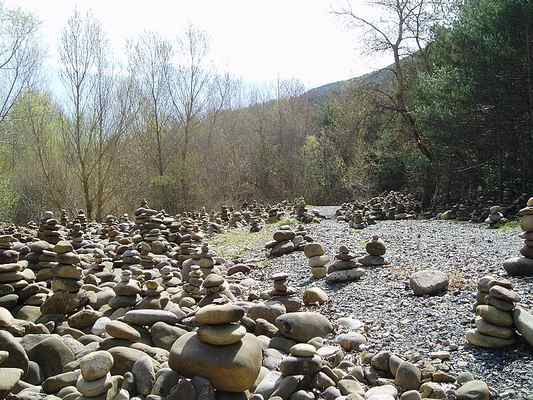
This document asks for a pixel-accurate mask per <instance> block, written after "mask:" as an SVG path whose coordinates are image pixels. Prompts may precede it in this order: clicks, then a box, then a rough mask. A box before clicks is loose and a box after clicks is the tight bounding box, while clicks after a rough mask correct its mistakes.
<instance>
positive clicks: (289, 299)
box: [261, 272, 302, 312]
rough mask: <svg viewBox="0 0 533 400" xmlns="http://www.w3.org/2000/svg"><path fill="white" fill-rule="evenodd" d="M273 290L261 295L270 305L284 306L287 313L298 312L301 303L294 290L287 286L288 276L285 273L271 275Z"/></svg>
mask: <svg viewBox="0 0 533 400" xmlns="http://www.w3.org/2000/svg"><path fill="white" fill-rule="evenodd" d="M272 281H273V285H274V288H273V289H272V290H269V291H266V292H265V293H263V294H262V295H261V297H262V298H263V299H265V300H269V302H270V303H280V304H283V305H284V306H285V309H286V310H287V312H296V311H299V310H300V308H301V307H302V301H301V300H300V298H299V297H298V296H297V295H296V294H297V293H296V290H295V289H294V288H292V287H290V286H289V284H288V281H289V275H288V274H287V273H285V272H278V273H277V274H274V275H272Z"/></svg>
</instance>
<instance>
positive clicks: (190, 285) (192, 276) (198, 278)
mask: <svg viewBox="0 0 533 400" xmlns="http://www.w3.org/2000/svg"><path fill="white" fill-rule="evenodd" d="M203 276H204V274H203V273H202V271H201V270H200V266H199V265H192V266H191V269H190V272H189V273H188V274H187V278H185V276H184V279H186V281H187V283H185V284H184V285H183V296H182V297H190V298H192V299H194V300H200V299H201V298H202V283H203V282H204V280H203Z"/></svg>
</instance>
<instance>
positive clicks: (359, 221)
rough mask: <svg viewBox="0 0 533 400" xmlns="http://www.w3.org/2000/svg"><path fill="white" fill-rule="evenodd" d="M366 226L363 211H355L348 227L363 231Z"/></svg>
mask: <svg viewBox="0 0 533 400" xmlns="http://www.w3.org/2000/svg"><path fill="white" fill-rule="evenodd" d="M367 226H368V222H367V221H366V219H365V217H364V214H363V211H360V210H357V211H354V212H353V213H352V218H351V219H350V227H351V228H353V229H364V228H366V227H367Z"/></svg>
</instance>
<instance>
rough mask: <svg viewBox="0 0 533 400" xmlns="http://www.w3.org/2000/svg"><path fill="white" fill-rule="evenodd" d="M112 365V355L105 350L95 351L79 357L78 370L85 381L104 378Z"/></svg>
mask: <svg viewBox="0 0 533 400" xmlns="http://www.w3.org/2000/svg"><path fill="white" fill-rule="evenodd" d="M112 367H113V356H112V355H111V354H110V353H109V352H107V351H95V352H93V353H89V354H87V355H85V356H83V357H82V358H81V359H80V372H81V375H82V376H83V378H84V379H85V380H86V381H95V380H98V379H100V378H104V377H105V376H106V375H107V374H108V373H109V371H111V368H112Z"/></svg>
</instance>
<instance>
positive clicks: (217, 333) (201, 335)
mask: <svg viewBox="0 0 533 400" xmlns="http://www.w3.org/2000/svg"><path fill="white" fill-rule="evenodd" d="M197 333H198V339H200V340H201V341H202V342H204V343H207V344H212V345H214V346H227V345H230V344H234V343H237V342H240V341H241V339H242V338H243V337H244V335H246V328H245V327H244V326H242V325H240V324H227V325H203V326H201V327H200V328H199V329H198V332H197Z"/></svg>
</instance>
